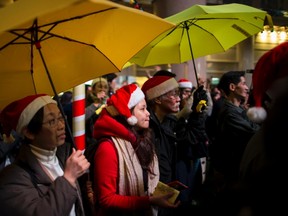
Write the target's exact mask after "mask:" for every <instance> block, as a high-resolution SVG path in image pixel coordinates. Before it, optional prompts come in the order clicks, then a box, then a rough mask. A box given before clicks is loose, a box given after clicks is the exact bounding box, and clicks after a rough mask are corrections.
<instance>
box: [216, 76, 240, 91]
mask: <svg viewBox="0 0 288 216" xmlns="http://www.w3.org/2000/svg"><path fill="white" fill-rule="evenodd" d="M244 76H245V71H228V72H226V73H224V74H223V75H222V77H221V78H220V81H219V84H218V85H217V87H218V89H221V90H222V91H223V92H224V93H225V94H226V95H229V93H230V88H229V85H230V84H231V83H233V84H235V85H237V84H238V83H239V82H241V77H244Z"/></svg>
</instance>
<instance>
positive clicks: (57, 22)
mask: <svg viewBox="0 0 288 216" xmlns="http://www.w3.org/2000/svg"><path fill="white" fill-rule="evenodd" d="M114 9H117V7H110V8H106V9H103V10H99V11H94V12H91V13H87V14H83V15H79V16H75V17H70V18H67V19H63V20H57V21H56V22H52V23H47V24H44V25H39V26H38V27H39V28H42V27H47V26H50V25H54V26H56V25H58V24H60V23H64V22H68V21H71V20H75V19H82V18H84V17H87V16H91V15H95V14H98V13H103V12H107V11H110V10H114ZM53 28H54V27H53Z"/></svg>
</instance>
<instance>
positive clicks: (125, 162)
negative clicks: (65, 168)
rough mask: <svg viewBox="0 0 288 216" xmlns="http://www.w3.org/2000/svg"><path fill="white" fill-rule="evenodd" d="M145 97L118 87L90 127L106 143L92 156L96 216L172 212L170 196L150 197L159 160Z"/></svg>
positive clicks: (131, 87) (136, 89)
mask: <svg viewBox="0 0 288 216" xmlns="http://www.w3.org/2000/svg"><path fill="white" fill-rule="evenodd" d="M146 108H147V106H146V102H145V98H144V94H143V92H142V91H141V89H140V88H139V87H137V86H136V85H135V84H130V85H126V86H123V87H122V88H120V89H118V90H117V91H116V92H115V93H114V94H113V95H112V96H111V98H109V99H108V101H107V107H106V108H105V109H103V110H102V112H101V114H100V116H99V118H98V120H97V121H96V123H95V125H94V138H95V139H97V140H98V139H101V138H102V137H109V139H105V140H104V141H103V142H101V143H100V144H99V146H98V149H97V151H96V153H95V156H94V163H95V164H94V182H95V184H94V191H95V196H96V201H97V204H96V205H97V215H157V208H156V207H157V206H161V207H167V208H176V207H177V206H178V205H179V204H178V203H176V204H171V203H170V202H169V201H168V200H169V198H170V197H171V196H172V195H173V193H172V194H171V193H169V194H166V195H161V196H152V194H153V192H154V190H155V187H156V186H157V183H158V182H159V167H158V158H157V156H156V153H155V149H154V145H153V143H152V139H151V134H150V133H151V132H150V129H149V116H150V113H149V112H148V111H147V109H146Z"/></svg>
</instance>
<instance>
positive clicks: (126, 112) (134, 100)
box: [106, 84, 145, 125]
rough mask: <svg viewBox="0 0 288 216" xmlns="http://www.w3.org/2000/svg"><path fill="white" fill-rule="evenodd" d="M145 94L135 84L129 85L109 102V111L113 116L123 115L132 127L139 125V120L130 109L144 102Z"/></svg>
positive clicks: (122, 88)
mask: <svg viewBox="0 0 288 216" xmlns="http://www.w3.org/2000/svg"><path fill="white" fill-rule="evenodd" d="M144 98H145V97H144V93H143V92H142V91H141V89H140V88H139V87H138V86H137V85H135V84H129V85H125V86H123V87H121V88H120V89H118V90H117V91H116V92H115V93H114V94H113V95H112V96H111V97H110V98H109V99H108V101H107V107H106V109H107V111H108V112H109V113H110V115H112V116H117V115H123V116H125V117H126V118H127V122H128V123H129V124H130V125H135V124H136V123H137V118H136V117H135V116H133V115H132V113H131V111H130V109H131V108H133V107H134V106H136V105H137V104H138V103H139V102H140V101H141V100H143V99H144Z"/></svg>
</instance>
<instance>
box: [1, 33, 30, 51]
mask: <svg viewBox="0 0 288 216" xmlns="http://www.w3.org/2000/svg"><path fill="white" fill-rule="evenodd" d="M18 30H19V29H17V30H11V31H9V33H11V34H14V35H16V36H17V37H16V38H14V39H13V40H11V41H10V42H8V43H6V44H5V45H4V46H2V47H0V51H1V50H3V49H5V48H6V47H7V46H9V45H11V44H30V43H31V39H30V38H28V37H25V35H26V34H27V33H28V32H30V29H28V30H27V31H25V32H24V33H23V34H19V33H17V32H16V31H18ZM19 38H24V39H26V40H27V42H15V41H17V40H18V39H19Z"/></svg>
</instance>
